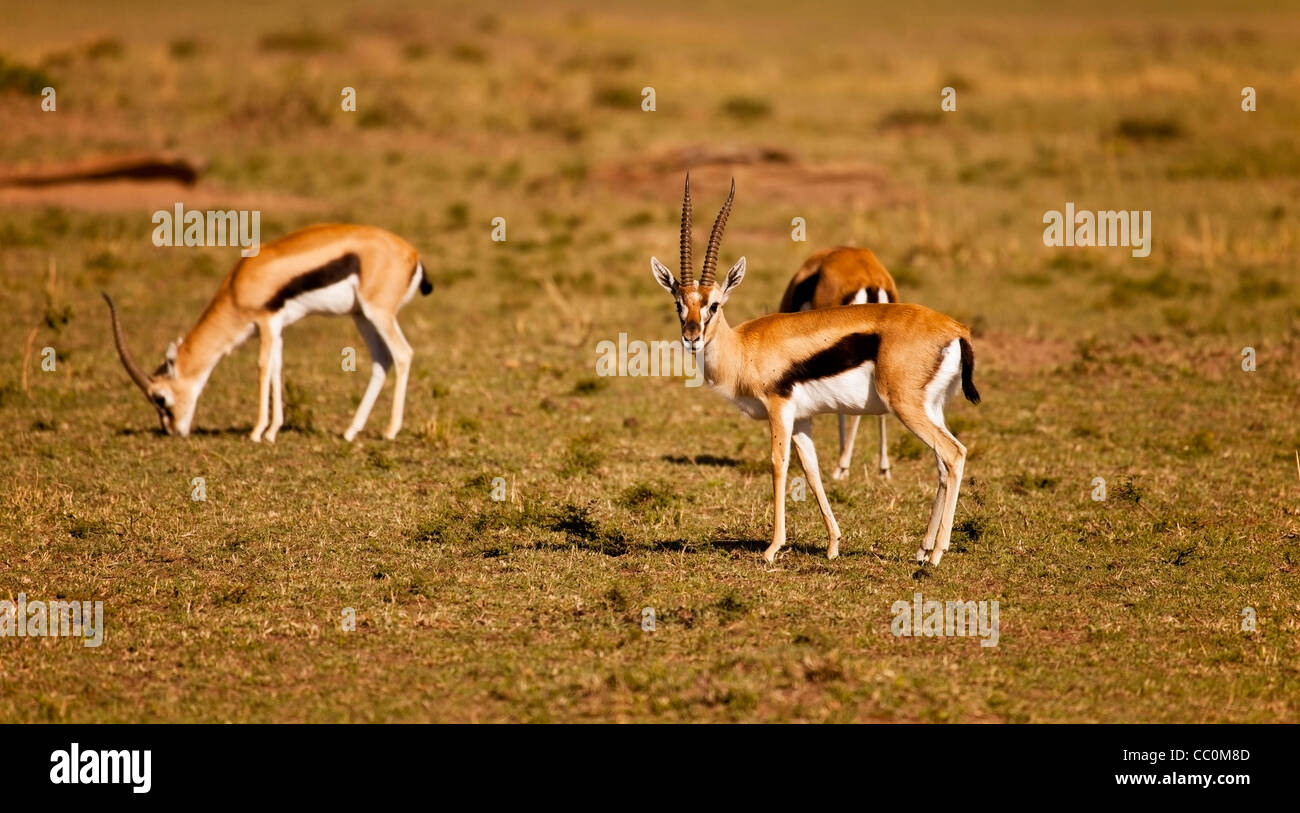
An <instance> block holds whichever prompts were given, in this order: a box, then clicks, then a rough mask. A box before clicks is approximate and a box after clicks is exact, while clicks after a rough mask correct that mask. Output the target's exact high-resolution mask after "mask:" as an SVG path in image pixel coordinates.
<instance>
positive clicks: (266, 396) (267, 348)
mask: <svg viewBox="0 0 1300 813" xmlns="http://www.w3.org/2000/svg"><path fill="white" fill-rule="evenodd" d="M257 335H258V338H259V339H260V340H261V343H260V345H259V349H258V354H257V424H256V425H255V426H254V427H253V431H252V433H251V434H250V435H249V437H251V438H252V439H253V442H254V443H260V442H261V440H262V433H263V432H265V431H266V427H267V424H269V423H270V421H271V417H270V406H271V373H272V372H274V370H273V368H272V364H271V362H272V356H273V355H274V348H275V329H274V326H273V325H271V323H270V321H269V320H266V321H261V322H258V323H257Z"/></svg>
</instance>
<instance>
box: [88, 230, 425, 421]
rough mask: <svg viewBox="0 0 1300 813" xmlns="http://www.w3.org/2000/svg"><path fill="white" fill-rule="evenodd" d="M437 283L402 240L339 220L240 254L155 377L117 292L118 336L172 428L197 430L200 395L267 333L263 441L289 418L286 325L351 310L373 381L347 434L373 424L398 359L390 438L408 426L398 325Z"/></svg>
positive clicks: (404, 348) (262, 361)
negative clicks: (136, 348) (226, 360)
mask: <svg viewBox="0 0 1300 813" xmlns="http://www.w3.org/2000/svg"><path fill="white" fill-rule="evenodd" d="M416 288H419V290H420V292H421V293H423V294H428V293H429V292H430V291H432V290H433V284H432V283H430V282H429V279H428V276H427V275H426V274H425V271H424V266H423V265H422V264H421V263H420V258H419V255H417V254H416V251H415V249H414V248H412V247H411V245H410V244H409V243H407V242H406V241H405V240H403V239H402V238H400V237H398V236H397V235H395V234H392V233H390V232H387V231H384V230H383V229H379V228H375V227H373V226H354V225H345V224H329V225H318V226H308V227H307V228H305V229H299V230H298V231H295V232H292V233H290V234H287V235H285V236H284V237H281V238H280V239H279V240H276V241H274V242H272V243H267V244H266V245H263V246H262V247H261V250H260V251H259V252H258V254H257V255H256V256H254V257H247V258H245V259H242V260H240V261H239V263H238V264H237V265H236V266H235V267H234V269H233V270H232V271H231V272H230V273H229V274H227V275H226V278H225V280H224V281H223V282H222V283H221V287H220V288H218V289H217V294H216V296H214V297H213V298H212V301H211V302H209V303H208V307H207V308H206V309H205V310H204V311H203V315H202V316H201V317H199V322H198V324H197V325H195V326H194V329H193V330H191V331H190V332H189V333H188V334H187V335H186V336H184V337H182V338H180V339H177V340H176V341H175V342H172V344H171V346H170V347H168V348H167V358H166V361H164V362H163V364H162V365H161V366H160V367H159V368H158V369H157V371H155V372H154V374H153V375H152V376H148V375H145V372H144V371H143V370H141V369H140V366H139V365H138V364H136V363H135V360H134V359H133V358H132V357H131V353H130V351H129V350H127V347H126V341H125V339H124V338H123V337H122V325H121V323H120V322H119V321H118V318H117V308H116V307H114V305H113V300H112V299H111V298H109V296H108V294H104V299H105V300H106V301H107V302H108V310H109V314H110V315H111V316H112V320H113V340H114V342H115V343H116V344H117V352H118V355H119V356H121V358H122V364H123V366H125V367H126V371H127V373H129V374H130V376H131V380H132V381H134V382H135V384H136V386H138V387H139V388H140V389H141V390H142V391H143V392H144V394H145V397H147V398H148V399H149V402H150V403H151V404H153V407H154V408H155V409H156V410H158V418H159V420H160V421H162V428H163V431H164V432H166V433H167V434H169V435H180V436H181V437H184V436H186V435H188V434H189V433H190V426H191V424H192V423H193V420H194V407H195V404H196V403H197V402H198V398H199V393H201V392H202V391H203V386H204V385H205V384H206V383H207V381H208V376H209V375H211V374H212V369H213V368H214V367H216V366H217V362H219V361H220V360H221V359H222V358H223V357H225V356H226V355H227V354H228V353H230V351H231V350H233V349H235V348H236V347H237V346H239V345H240V344H241V343H242V342H243V341H244V340H245V339H247V338H248V337H249V336H251V335H252V333H253V330H254V329H256V330H257V332H258V335H259V336H260V337H261V353H260V355H259V356H258V396H259V397H258V410H257V425H256V426H254V427H253V433H252V438H253V440H254V441H261V440H265V441H267V442H268V443H271V442H274V441H275V435H276V433H277V432H278V431H280V426H281V424H283V423H284V407H283V404H282V396H281V369H282V364H281V359H282V355H283V347H284V343H283V341H282V339H281V334H282V333H283V331H284V328H285V327H286V326H288V325H290V324H292V323H294V322H296V321H298V320H299V319H301V318H303V317H304V316H308V315H311V314H316V313H319V314H325V315H329V316H341V315H343V314H351V315H352V318H353V320H354V321H355V322H356V324H357V329H358V330H360V331H361V336H362V338H364V339H365V341H366V346H367V347H368V348H369V350H370V358H371V360H372V362H373V364H372V367H371V374H370V384H369V386H367V387H366V394H365V395H364V396H363V397H362V399H361V406H359V407H358V408H357V414H356V416H355V417H353V419H352V425H351V426H349V427H348V430H347V431H346V432H344V433H343V437H344V438H346V439H347V440H349V441H350V440H352V439H353V438H355V437H356V435H357V432H360V431H361V428H362V427H363V426H365V425H366V418H368V417H369V416H370V409H371V407H373V406H374V404H375V399H376V398H377V397H378V396H379V390H380V388H382V387H383V385H384V379H385V378H386V377H387V375H388V368H389V367H390V366H393V365H394V364H395V365H396V366H397V385H396V389H395V390H394V391H393V417H392V419H391V420H390V421H389V423H388V428H387V429H386V430H385V431H384V437H386V438H390V439H391V438H393V437H394V436H396V435H397V433H398V432H399V431H400V430H401V428H402V408H403V404H404V402H405V400H406V381H407V377H408V376H409V374H410V371H411V355H412V354H411V346H410V345H409V344H407V342H406V338H405V337H404V336H402V330H401V328H400V327H398V326H397V311H398V310H399V309H400V308H401V307H402V306H403V305H405V304H406V303H407V302H408V301H410V299H411V297H413V296H415V290H416Z"/></svg>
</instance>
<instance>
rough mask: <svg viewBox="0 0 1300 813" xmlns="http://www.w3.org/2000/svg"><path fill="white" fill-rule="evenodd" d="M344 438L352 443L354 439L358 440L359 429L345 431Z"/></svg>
mask: <svg viewBox="0 0 1300 813" xmlns="http://www.w3.org/2000/svg"><path fill="white" fill-rule="evenodd" d="M343 439H344V440H346V441H347V442H348V443H351V442H352V441H354V440H356V439H357V430H355V429H349V430H348V431H346V432H344V433H343Z"/></svg>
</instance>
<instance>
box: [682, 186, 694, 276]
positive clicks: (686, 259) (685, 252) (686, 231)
mask: <svg viewBox="0 0 1300 813" xmlns="http://www.w3.org/2000/svg"><path fill="white" fill-rule="evenodd" d="M694 267H695V263H694V262H693V261H692V260H691V173H689V172H688V173H686V191H685V192H683V193H682V264H681V265H680V266H678V268H679V269H680V270H681V275H682V285H690V284H691V277H692V276H693V275H694V273H695V270H694Z"/></svg>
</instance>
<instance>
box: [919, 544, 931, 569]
mask: <svg viewBox="0 0 1300 813" xmlns="http://www.w3.org/2000/svg"><path fill="white" fill-rule="evenodd" d="M929 561H930V551H928V550H926V549H925V548H917V549H916V563H917V564H918V565H923V564H925V563H926V562H929Z"/></svg>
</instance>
